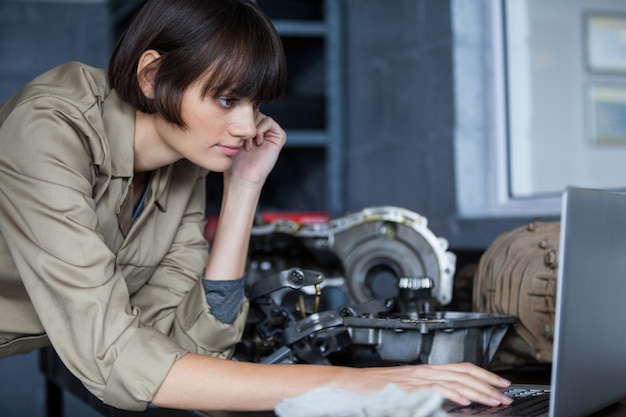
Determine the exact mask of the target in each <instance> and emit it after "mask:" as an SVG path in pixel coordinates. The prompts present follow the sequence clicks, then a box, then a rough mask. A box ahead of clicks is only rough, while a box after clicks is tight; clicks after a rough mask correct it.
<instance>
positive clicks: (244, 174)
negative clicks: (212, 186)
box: [224, 112, 287, 185]
mask: <svg viewBox="0 0 626 417" xmlns="http://www.w3.org/2000/svg"><path fill="white" fill-rule="evenodd" d="M255 123H256V128H257V133H256V136H255V137H253V138H250V139H246V140H245V142H244V147H243V148H244V151H243V152H240V153H239V154H238V155H237V156H235V158H234V159H233V163H232V165H231V167H230V169H229V170H228V171H226V172H225V173H224V174H225V178H228V179H231V180H232V179H240V180H243V181H246V182H250V183H252V184H255V185H263V184H264V183H265V179H266V178H267V176H268V175H269V173H270V172H271V171H272V169H273V168H274V165H275V164H276V161H277V160H278V155H279V153H280V150H281V149H282V148H283V146H284V145H285V142H286V140H287V134H286V133H285V131H284V130H283V129H282V128H281V127H280V125H279V124H278V123H276V121H274V119H272V118H271V117H269V116H266V115H265V114H263V113H261V112H257V114H256V117H255Z"/></svg>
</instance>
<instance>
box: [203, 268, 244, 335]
mask: <svg viewBox="0 0 626 417" xmlns="http://www.w3.org/2000/svg"><path fill="white" fill-rule="evenodd" d="M202 285H203V286H204V292H205V293H206V299H207V302H208V303H209V306H210V307H211V313H212V314H213V315H214V316H215V318H217V319H218V320H219V321H221V322H222V323H225V324H233V323H234V322H235V319H236V318H237V314H238V313H239V310H240V309H241V305H242V304H243V300H244V296H245V286H244V277H241V278H239V279H235V280H221V281H213V280H208V279H204V277H203V278H202Z"/></svg>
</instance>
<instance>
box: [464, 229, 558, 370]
mask: <svg viewBox="0 0 626 417" xmlns="http://www.w3.org/2000/svg"><path fill="white" fill-rule="evenodd" d="M559 234H560V223H559V222H533V223H529V224H528V225H526V226H522V227H518V228H516V229H514V230H512V231H510V232H507V233H503V234H502V235H500V236H498V237H497V238H496V239H495V240H494V241H493V243H492V244H491V245H490V246H489V248H487V250H486V251H485V253H484V254H483V255H482V257H481V259H480V261H479V265H478V270H477V272H476V276H475V277H474V295H473V304H474V305H473V310H474V311H478V312H485V313H493V314H511V315H515V316H517V317H518V319H519V325H518V326H516V327H515V328H514V329H513V330H514V331H513V332H511V333H510V334H509V335H507V338H506V340H504V341H503V342H502V352H499V353H498V356H499V358H498V360H499V361H500V362H502V364H503V365H506V364H509V365H516V364H520V363H519V361H520V360H521V361H522V362H540V363H549V362H551V361H552V341H553V334H554V312H555V298H556V280H557V270H558V258H559V256H558V252H559V244H560V243H559Z"/></svg>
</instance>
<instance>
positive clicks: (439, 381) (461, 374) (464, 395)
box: [418, 363, 512, 406]
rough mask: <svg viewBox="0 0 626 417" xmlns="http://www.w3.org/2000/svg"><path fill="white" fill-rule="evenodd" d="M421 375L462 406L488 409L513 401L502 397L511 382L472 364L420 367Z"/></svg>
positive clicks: (445, 395)
mask: <svg viewBox="0 0 626 417" xmlns="http://www.w3.org/2000/svg"><path fill="white" fill-rule="evenodd" d="M418 368H419V371H418V372H419V374H420V375H419V376H420V377H421V378H423V379H427V380H430V381H433V389H435V390H437V391H438V392H440V393H441V395H443V396H444V397H445V398H447V399H449V400H451V401H454V402H456V403H458V404H461V405H467V404H469V403H470V402H478V403H481V404H485V405H489V406H498V405H503V404H504V405H506V404H510V403H511V402H512V399H511V398H510V397H507V396H506V395H504V394H502V392H501V391H500V389H502V388H506V387H507V386H509V385H510V382H509V381H507V380H506V379H503V378H501V377H499V376H498V375H496V374H494V373H492V372H489V371H487V370H485V369H482V368H480V367H478V366H476V365H473V364H470V363H461V364H446V365H422V366H418Z"/></svg>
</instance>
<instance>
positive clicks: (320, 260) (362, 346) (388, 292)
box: [236, 207, 516, 366]
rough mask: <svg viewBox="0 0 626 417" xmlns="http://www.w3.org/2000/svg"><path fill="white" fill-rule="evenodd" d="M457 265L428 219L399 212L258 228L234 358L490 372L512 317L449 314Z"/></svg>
mask: <svg viewBox="0 0 626 417" xmlns="http://www.w3.org/2000/svg"><path fill="white" fill-rule="evenodd" d="M455 262H456V257H455V255H454V254H452V253H450V252H448V251H447V241H446V240H445V239H442V238H437V237H436V236H435V235H434V234H433V233H432V232H431V231H430V230H428V228H427V222H426V219H425V218H424V217H422V216H420V215H418V214H416V213H413V212H411V211H408V210H405V209H401V208H397V207H374V208H368V209H364V210H362V211H359V212H357V213H353V214H349V215H347V216H345V217H341V218H337V219H334V220H331V221H329V222H328V223H318V224H309V225H303V224H299V223H296V222H294V221H290V220H275V221H272V222H271V223H268V224H263V225H256V226H255V227H254V228H253V233H252V239H251V242H250V253H249V265H248V274H247V278H246V285H247V292H248V298H249V300H250V305H251V314H250V317H249V319H248V325H247V326H246V331H245V334H244V337H243V340H242V342H241V343H240V344H239V346H238V350H237V354H236V357H237V358H238V359H240V360H245V361H253V362H264V363H319V364H341V365H351V366H362V365H372V364H377V365H391V364H398V363H450V362H463V361H469V362H473V363H476V364H480V365H483V366H486V365H487V364H488V363H489V362H490V361H491V359H492V358H493V355H494V354H495V352H496V349H497V347H498V345H499V344H500V342H501V340H502V338H503V337H504V335H505V333H506V332H507V330H508V328H509V327H510V326H511V325H512V324H514V323H515V321H516V319H515V317H513V316H504V315H496V314H482V313H462V312H450V311H441V307H442V306H445V305H447V304H448V303H449V302H450V301H451V297H452V287H453V282H452V280H453V276H454V271H455Z"/></svg>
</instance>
